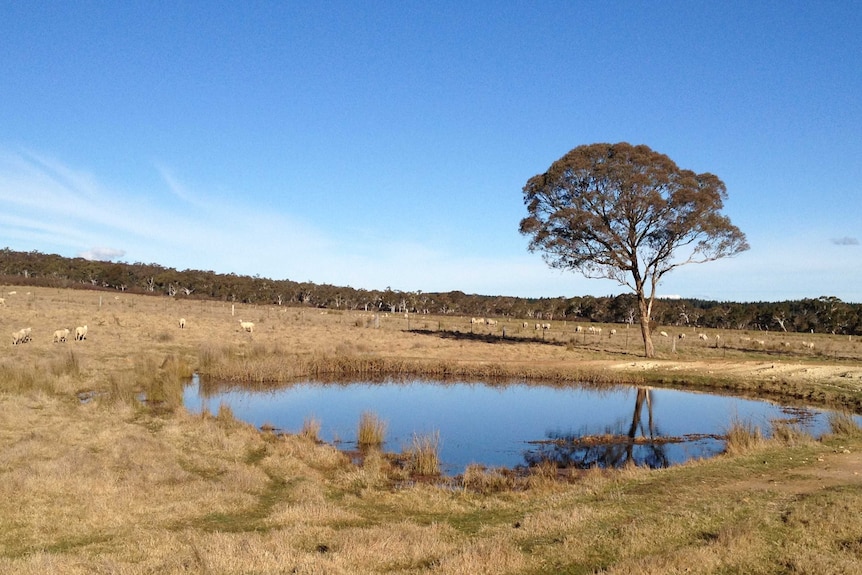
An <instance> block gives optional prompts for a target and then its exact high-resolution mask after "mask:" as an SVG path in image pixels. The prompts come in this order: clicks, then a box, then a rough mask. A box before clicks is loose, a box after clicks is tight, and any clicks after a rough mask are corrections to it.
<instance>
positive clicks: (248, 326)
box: [239, 320, 254, 333]
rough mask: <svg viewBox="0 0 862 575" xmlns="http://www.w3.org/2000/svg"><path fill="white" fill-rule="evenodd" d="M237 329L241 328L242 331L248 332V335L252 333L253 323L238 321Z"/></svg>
mask: <svg viewBox="0 0 862 575" xmlns="http://www.w3.org/2000/svg"><path fill="white" fill-rule="evenodd" d="M239 327H240V328H242V329H243V330H245V331H247V332H249V333H252V332H254V323H253V322H250V321H242V320H239Z"/></svg>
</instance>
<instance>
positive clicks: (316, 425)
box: [299, 417, 320, 443]
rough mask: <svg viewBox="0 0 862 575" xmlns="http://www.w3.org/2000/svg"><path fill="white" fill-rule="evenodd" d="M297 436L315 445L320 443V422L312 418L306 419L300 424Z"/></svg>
mask: <svg viewBox="0 0 862 575" xmlns="http://www.w3.org/2000/svg"><path fill="white" fill-rule="evenodd" d="M299 435H300V437H304V438H306V439H308V440H310V441H313V442H315V443H318V442H320V420H319V419H315V418H314V417H307V418H306V419H305V421H303V422H302V429H300V430H299Z"/></svg>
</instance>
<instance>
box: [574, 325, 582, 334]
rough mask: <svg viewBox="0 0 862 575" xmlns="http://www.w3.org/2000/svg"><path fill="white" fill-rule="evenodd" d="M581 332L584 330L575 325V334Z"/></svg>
mask: <svg viewBox="0 0 862 575" xmlns="http://www.w3.org/2000/svg"><path fill="white" fill-rule="evenodd" d="M582 331H584V328H582V327H581V326H579V325H576V326H575V333H581V332H582Z"/></svg>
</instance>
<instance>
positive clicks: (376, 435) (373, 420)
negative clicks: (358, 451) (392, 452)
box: [356, 411, 386, 447]
mask: <svg viewBox="0 0 862 575" xmlns="http://www.w3.org/2000/svg"><path fill="white" fill-rule="evenodd" d="M385 437H386V422H385V421H383V420H382V419H380V418H379V417H378V416H377V415H376V414H374V413H371V412H370V411H364V412H362V415H361V416H360V417H359V431H358V432H357V434H356V442H357V443H358V444H359V446H360V447H375V446H380V445H383V442H384V439H385Z"/></svg>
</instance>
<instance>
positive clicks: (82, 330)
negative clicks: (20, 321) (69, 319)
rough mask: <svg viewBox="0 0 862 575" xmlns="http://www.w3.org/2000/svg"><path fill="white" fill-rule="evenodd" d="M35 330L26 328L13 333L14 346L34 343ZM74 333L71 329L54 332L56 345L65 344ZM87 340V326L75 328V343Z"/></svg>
mask: <svg viewBox="0 0 862 575" xmlns="http://www.w3.org/2000/svg"><path fill="white" fill-rule="evenodd" d="M32 333H33V328H30V327H25V328H22V329H19V330H18V331H13V332H12V345H19V344H22V343H27V342H29V341H33V336H32ZM70 333H72V332H71V331H70V330H69V329H66V328H64V329H58V330H57V331H55V332H54V338H53V342H54V343H65V341H66V339H68V337H69V334H70ZM85 339H87V326H85V325H79V326H78V327H76V328H75V341H84V340H85Z"/></svg>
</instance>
